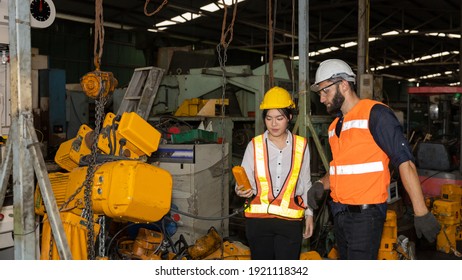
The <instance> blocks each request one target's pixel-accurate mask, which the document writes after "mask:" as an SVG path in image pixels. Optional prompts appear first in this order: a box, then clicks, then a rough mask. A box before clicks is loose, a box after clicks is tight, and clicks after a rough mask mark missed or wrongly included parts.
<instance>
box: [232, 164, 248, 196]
mask: <svg viewBox="0 0 462 280" xmlns="http://www.w3.org/2000/svg"><path fill="white" fill-rule="evenodd" d="M232 171H233V175H234V178H235V179H236V183H237V185H238V186H244V190H250V188H251V186H250V182H249V178H248V177H247V174H246V173H245V169H244V167H242V166H234V167H233V169H232Z"/></svg>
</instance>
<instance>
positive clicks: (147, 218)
mask: <svg viewBox="0 0 462 280" xmlns="http://www.w3.org/2000/svg"><path fill="white" fill-rule="evenodd" d="M51 174H52V175H51ZM51 174H50V181H51V187H52V189H53V191H56V192H57V193H58V194H59V196H58V197H59V199H57V204H58V207H60V206H61V204H62V203H63V202H64V200H65V199H67V198H68V197H70V196H71V195H72V194H74V193H75V191H76V190H77V189H78V188H79V187H80V186H82V184H83V182H84V181H85V177H86V175H87V167H79V168H75V169H74V170H72V171H71V172H70V173H58V174H56V173H51ZM154 180H155V183H154ZM172 184H173V182H172V176H171V175H170V173H168V172H167V171H165V170H163V169H161V168H159V167H156V166H153V165H150V164H147V163H143V162H140V161H132V160H118V161H113V162H107V163H105V164H103V165H101V167H99V168H98V169H97V171H96V172H95V176H94V178H93V191H92V201H93V208H94V214H96V215H106V216H108V217H111V218H113V219H114V220H117V221H129V222H135V223H136V222H143V223H145V222H156V221H158V220H160V219H161V218H162V217H163V216H164V215H165V214H167V213H168V212H169V210H170V203H171V197H172ZM64 191H65V195H64V196H63V195H62V194H63V192H64ZM83 195H84V194H83V192H82V191H81V192H80V193H79V194H77V195H76V196H75V198H74V200H72V201H71V202H70V203H69V204H68V207H67V208H71V209H72V210H71V211H73V212H74V213H75V214H78V215H80V213H81V209H83V208H84V203H83V201H84V199H83ZM40 198H41V197H40V195H39V194H36V211H38V212H37V213H40V211H41V212H42V213H43V212H44V210H43V202H41V199H40ZM38 200H40V202H41V203H40V204H42V205H39V203H38Z"/></svg>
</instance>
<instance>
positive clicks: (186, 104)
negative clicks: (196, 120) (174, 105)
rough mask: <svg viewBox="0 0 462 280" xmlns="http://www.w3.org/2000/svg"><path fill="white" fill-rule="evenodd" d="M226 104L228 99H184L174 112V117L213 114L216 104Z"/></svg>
mask: <svg viewBox="0 0 462 280" xmlns="http://www.w3.org/2000/svg"><path fill="white" fill-rule="evenodd" d="M222 104H224V105H228V104H229V99H224V102H223V100H222V99H200V98H191V99H186V100H184V101H183V103H181V105H180V106H179V107H178V109H177V110H176V112H175V116H176V117H194V116H215V110H216V108H215V106H216V105H222Z"/></svg>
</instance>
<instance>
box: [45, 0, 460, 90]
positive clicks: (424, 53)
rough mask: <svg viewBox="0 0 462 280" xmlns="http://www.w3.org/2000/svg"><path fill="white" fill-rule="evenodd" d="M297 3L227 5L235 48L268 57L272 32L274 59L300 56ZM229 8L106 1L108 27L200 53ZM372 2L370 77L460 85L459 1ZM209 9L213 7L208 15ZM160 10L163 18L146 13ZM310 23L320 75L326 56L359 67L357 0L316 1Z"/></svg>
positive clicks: (313, 61) (88, 15) (86, 4)
mask: <svg viewBox="0 0 462 280" xmlns="http://www.w3.org/2000/svg"><path fill="white" fill-rule="evenodd" d="M298 1H299V0H271V1H268V0H239V1H236V0H226V3H236V2H238V3H237V9H236V10H235V22H234V25H233V31H232V35H233V38H232V41H231V42H230V44H229V47H228V48H229V49H233V50H241V51H245V52H249V53H253V54H255V56H258V57H261V56H265V57H267V54H268V46H269V30H270V29H271V30H272V31H273V34H274V36H273V39H272V41H271V42H272V46H273V48H274V52H273V53H274V56H275V57H286V58H289V57H291V56H292V55H298V46H297V39H298V38H297V37H298V36H297V34H298ZM306 1H308V0H306ZM163 3H164V5H163ZM222 3H223V1H222V0H218V1H211V0H194V1H193V0H189V1H185V0H131V1H127V0H104V2H103V10H104V12H103V14H104V22H105V23H106V25H107V26H109V27H114V28H124V29H136V30H142V31H146V32H148V31H147V30H148V29H150V30H151V31H157V32H154V33H152V35H151V36H153V37H155V38H160V39H161V40H157V41H162V44H163V46H165V45H168V44H172V46H175V44H180V43H181V42H182V43H183V44H194V47H195V49H201V48H211V47H213V46H214V45H217V44H218V43H219V42H220V38H221V35H222V27H223V21H224V11H225V9H223V6H222V5H221V4H222ZM270 3H271V5H270ZM54 4H55V6H56V12H57V18H61V19H67V20H76V21H85V20H88V21H89V22H90V21H91V20H92V19H93V20H94V14H95V1H94V0H59V1H57V0H55V1H54ZM369 4H370V9H369V47H368V54H369V55H368V65H369V72H370V73H375V74H377V75H382V76H383V77H384V78H390V79H400V80H410V81H416V82H420V83H421V84H428V85H455V84H456V83H458V82H459V80H460V78H459V67H460V66H459V64H460V60H461V53H460V52H461V36H460V35H461V33H462V32H461V30H462V19H461V13H462V10H461V8H462V7H461V1H460V0H438V1H436V0H371V1H370V2H369ZM162 5H163V6H162ZM205 7H208V8H210V7H211V8H213V9H208V11H207V10H206V9H205ZM158 8H160V10H159V11H158V12H157V13H155V14H153V15H147V14H149V13H153V12H154V11H155V10H156V9H158ZM214 10H215V11H214ZM270 10H271V12H270ZM226 11H227V17H226V22H225V23H226V26H229V24H230V23H231V21H232V18H233V12H234V6H231V5H230V6H228V7H227V9H226ZM269 14H271V15H272V17H269V16H268V15H269ZM308 18H309V49H308V50H307V51H308V52H309V53H310V59H309V61H310V65H312V69H313V71H314V69H316V68H317V64H318V63H319V62H320V61H322V60H324V59H327V58H340V59H343V60H345V61H347V62H348V63H349V64H350V65H352V66H353V68H355V67H356V64H357V45H356V44H355V42H356V41H357V38H358V1H351V0H311V1H309V15H308ZM270 19H271V20H272V23H273V24H272V25H271V28H270V25H269V24H268V22H269V20H270ZM154 44H155V42H154Z"/></svg>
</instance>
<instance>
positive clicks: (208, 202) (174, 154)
mask: <svg viewBox="0 0 462 280" xmlns="http://www.w3.org/2000/svg"><path fill="white" fill-rule="evenodd" d="M228 156H229V152H228V144H227V143H224V144H204V143H197V144H192V143H191V144H161V145H159V148H158V149H157V151H156V152H155V153H153V155H152V156H151V157H150V158H149V159H148V162H151V164H153V165H156V166H158V167H160V168H162V169H164V170H167V171H168V172H169V173H170V174H171V176H172V178H173V187H172V204H173V205H175V206H176V207H177V208H178V210H180V211H182V212H183V214H181V213H180V214H179V215H177V216H176V217H177V224H178V229H177V231H176V233H175V235H174V236H173V238H175V239H179V238H180V236H183V237H182V238H183V239H184V240H185V241H186V243H187V244H189V245H191V244H194V242H195V241H196V240H197V239H198V238H200V237H201V236H203V235H205V234H207V232H208V231H209V229H210V227H214V228H215V229H217V231H219V232H220V233H221V235H223V236H228V234H229V229H228V219H218V217H223V216H228V213H229V191H228V185H229V183H228V182H229V171H230V170H229V169H228V166H229V165H228ZM197 216H199V217H202V219H197V218H196V217H197ZM214 218H216V219H214Z"/></svg>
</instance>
